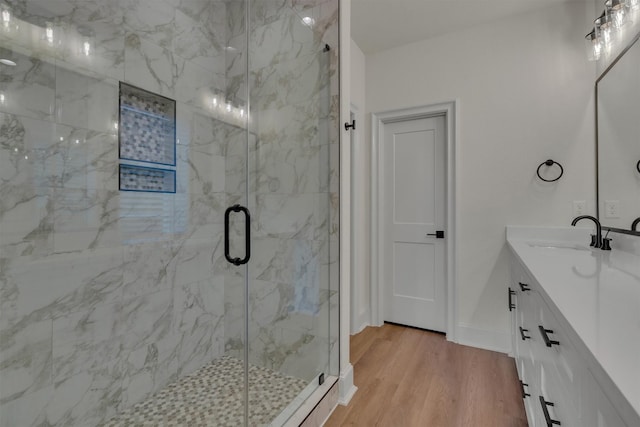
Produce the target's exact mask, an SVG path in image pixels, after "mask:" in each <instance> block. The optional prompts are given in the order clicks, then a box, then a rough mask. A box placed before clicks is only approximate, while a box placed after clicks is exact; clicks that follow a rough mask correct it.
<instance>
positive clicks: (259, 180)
mask: <svg viewBox="0 0 640 427" xmlns="http://www.w3.org/2000/svg"><path fill="white" fill-rule="evenodd" d="M314 3H315V4H318V5H320V4H321V3H322V2H308V3H307V4H308V5H311V6H313V4H314ZM249 8H250V13H249V40H248V52H249V54H248V58H249V64H248V66H249V71H248V76H249V100H250V111H249V112H250V116H249V117H250V118H249V122H248V129H249V135H250V139H249V141H248V158H247V161H248V179H247V182H248V199H247V203H248V204H247V207H248V208H249V210H250V211H251V213H252V221H251V253H252V254H251V261H250V262H249V263H248V270H247V274H248V280H249V283H248V306H247V319H246V322H247V334H248V335H247V345H248V349H247V350H248V351H247V360H248V383H249V401H248V408H247V410H248V414H249V415H248V418H249V425H262V424H268V423H272V424H273V425H281V424H282V423H283V422H285V421H286V420H287V419H288V418H289V417H290V416H291V415H292V414H293V412H294V411H295V410H296V409H298V407H299V406H300V404H301V403H302V402H303V401H304V400H305V399H306V398H307V397H308V396H309V395H310V394H311V393H312V392H313V391H314V390H316V389H317V388H318V386H319V385H320V384H322V383H323V382H324V380H325V378H326V377H327V376H328V375H329V374H330V371H329V354H330V345H331V340H330V333H329V331H330V326H333V327H335V328H337V324H336V325H330V317H329V313H330V310H329V305H330V303H333V304H337V293H336V292H335V289H332V284H331V281H330V271H329V266H330V262H329V260H330V257H329V256H330V246H331V245H330V243H331V241H330V230H331V224H332V219H331V218H330V213H331V209H330V206H331V203H330V201H331V193H330V188H329V187H330V185H329V177H330V157H331V156H330V150H331V144H330V138H329V122H330V117H329V115H330V99H331V97H330V91H329V89H330V85H329V83H330V78H329V77H330V68H329V64H330V58H331V55H332V54H333V53H334V52H332V51H331V47H330V46H329V45H328V44H327V43H325V41H324V39H323V35H322V34H321V33H320V30H319V29H317V28H314V25H316V22H315V20H316V19H317V20H318V23H317V24H318V25H320V24H321V22H320V21H321V18H320V17H321V16H322V13H321V10H320V6H317V7H304V8H303V7H300V6H298V7H296V6H295V5H294V6H291V5H290V3H289V2H276V1H267V2H265V1H250V2H249ZM334 219H335V218H334ZM333 286H335V283H334V284H333ZM332 297H333V298H332ZM333 308H334V309H336V308H337V306H335V307H333Z"/></svg>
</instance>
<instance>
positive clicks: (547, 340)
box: [538, 326, 560, 347]
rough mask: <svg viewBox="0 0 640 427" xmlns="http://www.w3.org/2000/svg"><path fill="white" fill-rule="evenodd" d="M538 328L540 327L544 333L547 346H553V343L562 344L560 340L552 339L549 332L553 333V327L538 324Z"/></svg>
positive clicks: (542, 333)
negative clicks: (546, 327) (548, 327)
mask: <svg viewBox="0 0 640 427" xmlns="http://www.w3.org/2000/svg"><path fill="white" fill-rule="evenodd" d="M538 329H540V334H541V335H542V339H543V340H544V343H545V344H546V346H547V347H551V346H552V345H560V342H559V341H554V340H552V339H549V335H548V334H552V333H553V330H552V329H545V328H544V327H542V326H538Z"/></svg>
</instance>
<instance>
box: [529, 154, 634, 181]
mask: <svg viewBox="0 0 640 427" xmlns="http://www.w3.org/2000/svg"><path fill="white" fill-rule="evenodd" d="M554 164H556V165H558V167H559V168H560V175H558V177H557V178H556V179H544V178H543V177H542V176H541V175H540V168H541V167H542V166H545V165H546V166H553V165H554ZM638 167H640V162H638ZM536 173H537V174H538V178H540V179H541V180H543V181H545V182H554V181H557V180H559V179H560V178H561V177H562V174H564V168H563V167H562V165H561V164H560V163H558V162H556V161H554V160H551V159H549V160H547V161H546V162H542V163H540V166H538V170H537V171H536Z"/></svg>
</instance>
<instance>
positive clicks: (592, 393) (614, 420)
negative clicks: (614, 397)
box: [581, 371, 627, 427]
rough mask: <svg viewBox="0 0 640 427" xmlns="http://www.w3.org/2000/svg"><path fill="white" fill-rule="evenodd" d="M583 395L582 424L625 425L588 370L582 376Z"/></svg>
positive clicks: (616, 426) (623, 426) (599, 425)
mask: <svg viewBox="0 0 640 427" xmlns="http://www.w3.org/2000/svg"><path fill="white" fill-rule="evenodd" d="M583 396H584V397H583V399H584V404H583V406H582V407H583V409H582V413H581V420H582V425H585V426H593V427H626V426H627V424H625V423H624V421H622V418H620V415H618V411H616V409H615V407H614V406H613V404H612V403H611V401H610V400H609V398H608V397H607V396H606V395H605V394H604V392H603V391H602V388H600V385H599V384H598V383H597V381H596V380H595V378H594V377H593V375H592V374H591V372H589V371H587V373H586V375H584V378H583Z"/></svg>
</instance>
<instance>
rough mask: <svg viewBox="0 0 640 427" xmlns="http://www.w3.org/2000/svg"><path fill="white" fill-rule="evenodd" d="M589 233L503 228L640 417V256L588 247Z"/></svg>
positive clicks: (634, 251) (625, 250)
mask: <svg viewBox="0 0 640 427" xmlns="http://www.w3.org/2000/svg"><path fill="white" fill-rule="evenodd" d="M590 231H591V230H590V229H583V228H536V227H507V242H508V244H509V246H510V247H511V249H512V250H513V252H514V253H515V254H516V255H517V257H518V258H519V259H520V261H521V262H522V263H523V264H524V266H525V267H526V268H527V269H528V271H529V273H530V274H531V275H532V276H533V277H534V278H535V279H536V280H537V281H538V283H539V284H540V285H541V287H542V290H543V291H544V292H545V293H546V298H545V299H547V303H550V305H552V306H555V309H556V310H558V311H559V312H560V313H561V314H562V316H563V317H564V318H565V319H566V321H567V322H568V324H569V325H570V326H571V328H573V330H574V332H575V333H576V335H577V336H578V338H579V339H580V340H581V341H582V343H583V344H584V345H585V346H586V347H587V349H588V350H589V351H590V352H591V354H592V355H593V356H594V358H595V360H596V361H597V362H598V363H599V365H600V366H601V367H602V369H603V370H604V371H605V373H606V374H607V375H608V376H609V377H610V378H611V380H612V381H613V383H614V384H615V385H616V386H617V388H618V389H619V391H620V392H621V393H622V395H624V397H625V398H626V399H627V401H628V402H629V403H630V404H631V406H632V407H633V408H634V409H635V411H636V415H638V417H639V418H638V419H640V254H639V252H638V251H637V249H638V247H637V245H636V244H635V243H633V246H635V248H631V249H632V250H628V249H629V247H628V245H627V247H624V246H623V245H622V244H620V247H623V249H620V248H617V247H616V246H615V245H613V250H611V251H602V250H599V249H593V248H590V247H589V246H588V244H587V242H589V241H590V238H589V233H590ZM636 239H637V238H636ZM620 240H622V239H620ZM637 240H638V241H640V239H637ZM614 243H615V239H614Z"/></svg>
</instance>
